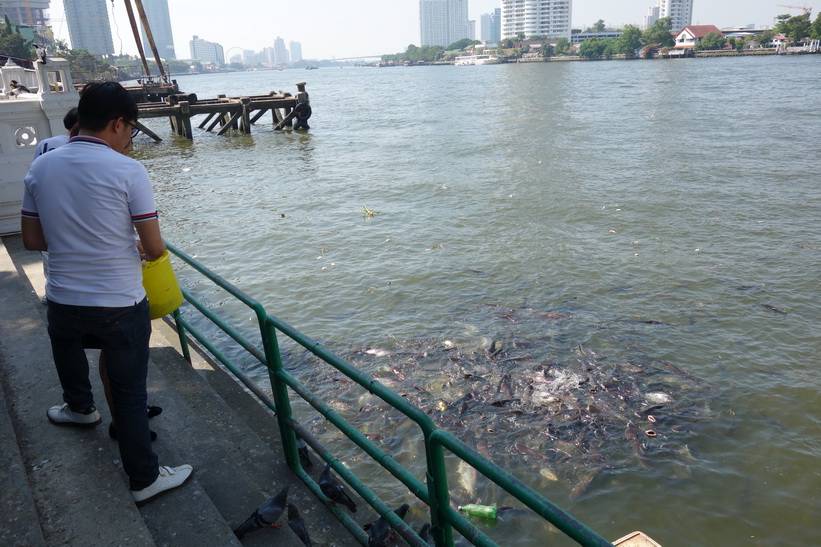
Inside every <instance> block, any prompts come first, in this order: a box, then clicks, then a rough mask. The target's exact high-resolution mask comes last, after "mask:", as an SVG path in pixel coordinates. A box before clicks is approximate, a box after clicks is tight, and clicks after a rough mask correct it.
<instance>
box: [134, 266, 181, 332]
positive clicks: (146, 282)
mask: <svg viewBox="0 0 821 547" xmlns="http://www.w3.org/2000/svg"><path fill="white" fill-rule="evenodd" d="M143 287H145V294H146V296H147V297H148V308H149V310H150V312H151V319H159V318H160V317H163V316H164V315H168V314H169V313H171V312H173V311H174V310H176V309H177V308H179V307H180V304H182V291H181V290H180V284H179V283H177V276H175V275H174V269H173V268H172V267H171V254H170V253H169V252H168V250H166V251H165V252H164V253H163V254H162V256H161V257H160V258H158V259H157V260H154V261H153V262H143Z"/></svg>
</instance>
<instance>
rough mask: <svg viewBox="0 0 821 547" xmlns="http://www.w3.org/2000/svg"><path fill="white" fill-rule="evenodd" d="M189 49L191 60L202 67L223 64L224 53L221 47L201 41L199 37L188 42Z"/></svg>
mask: <svg viewBox="0 0 821 547" xmlns="http://www.w3.org/2000/svg"><path fill="white" fill-rule="evenodd" d="M188 46H189V47H190V48H191V59H193V60H195V61H199V62H201V63H202V64H204V65H214V66H222V65H224V64H225V51H224V50H223V48H222V46H221V45H219V44H217V43H215V42H209V41H208V40H203V39H201V38H200V37H199V36H194V39H193V40H191V41H189V42H188Z"/></svg>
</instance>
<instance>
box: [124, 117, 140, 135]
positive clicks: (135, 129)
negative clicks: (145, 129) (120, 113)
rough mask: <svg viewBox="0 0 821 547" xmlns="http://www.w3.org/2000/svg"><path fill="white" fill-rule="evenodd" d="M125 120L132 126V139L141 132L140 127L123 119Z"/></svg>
mask: <svg viewBox="0 0 821 547" xmlns="http://www.w3.org/2000/svg"><path fill="white" fill-rule="evenodd" d="M123 121H124V122H125V123H127V124H128V125H130V126H131V138H132V139H133V138H134V137H136V136H137V135H139V134H140V128H139V127H137V126H136V125H134V124H133V123H131V122H127V121H125V120H123Z"/></svg>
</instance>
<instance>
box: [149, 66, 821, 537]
mask: <svg viewBox="0 0 821 547" xmlns="http://www.w3.org/2000/svg"><path fill="white" fill-rule="evenodd" d="M177 80H178V82H179V84H180V87H181V88H182V89H183V90H185V91H186V92H188V93H192V92H193V93H197V94H198V95H199V96H200V97H203V98H210V97H215V96H216V95H217V94H218V93H225V94H227V95H228V96H239V95H247V94H262V93H266V92H268V91H272V90H273V91H278V90H283V91H289V92H292V93H293V92H295V88H294V85H293V84H294V83H295V82H296V81H300V80H306V81H307V90H308V92H309V93H310V95H311V104H312V107H313V113H314V115H313V117H312V118H311V119H310V125H311V130H310V132H307V133H305V132H291V131H282V132H273V131H272V130H271V128H272V124H271V120H270V117H266V119H264V120H260V122H258V123H257V125H256V126H255V127H254V130H253V131H254V132H253V134H251V135H250V136H241V135H233V136H223V137H217V136H216V135H212V134H209V133H206V132H204V131H201V130H199V131H196V130H195V131H196V135H195V137H194V140H193V142H188V141H186V140H184V139H179V138H173V137H172V136H171V133H170V131H169V129H168V126H167V123H166V122H165V121H161V120H147V124H148V125H149V126H150V127H152V128H154V129H155V130H156V131H157V132H159V133H160V134H161V135H162V136H163V137H166V139H165V140H164V141H163V142H162V143H159V144H154V143H151V141H150V140H148V139H147V138H145V137H139V138H138V139H137V143H136V144H137V150H136V151H135V156H136V157H137V158H138V159H140V160H141V161H143V162H144V163H145V165H146V166H147V168H148V169H149V172H150V173H151V176H152V178H153V180H154V184H155V191H156V194H157V199H158V204H159V208H160V214H161V223H162V228H163V231H164V235H165V237H166V238H167V239H168V240H169V241H171V242H173V243H174V244H176V245H177V246H179V247H180V248H181V249H183V250H184V251H186V252H188V253H189V254H192V255H194V256H196V258H197V259H198V260H199V261H201V262H202V263H203V264H205V265H206V266H207V267H209V268H211V269H213V270H214V271H216V272H217V273H219V274H220V275H221V276H223V277H224V278H226V279H227V280H229V281H231V282H232V283H234V284H236V285H237V286H238V287H240V288H241V289H243V290H244V291H245V292H247V293H248V294H250V295H251V296H253V297H254V298H256V299H258V300H259V301H260V302H262V303H263V305H264V306H265V307H266V309H267V310H268V312H269V313H272V314H274V315H276V316H278V317H280V318H282V319H284V320H285V321H287V322H288V323H290V324H291V325H293V326H295V327H296V328H298V329H299V330H301V331H302V332H304V333H306V334H308V335H309V336H311V337H313V338H315V339H318V340H320V341H321V342H322V343H323V344H325V345H326V346H328V347H330V348H331V349H333V350H334V351H336V352H337V353H339V354H340V355H342V356H343V357H345V358H346V359H348V360H350V361H351V362H353V363H355V364H356V365H357V366H360V367H362V368H363V369H364V370H366V371H367V372H368V373H369V374H372V375H373V376H375V377H377V378H379V379H380V380H381V381H383V382H384V383H385V384H386V385H388V386H389V387H391V388H393V389H395V390H396V391H397V392H399V393H400V394H402V395H403V396H405V397H406V398H408V400H410V401H412V402H414V403H416V404H418V405H419V406H421V407H423V408H424V409H425V410H426V411H429V412H430V413H431V415H432V416H433V417H434V419H435V420H436V421H437V422H438V423H440V424H441V426H442V427H445V428H447V429H448V430H450V431H452V432H453V433H454V434H456V435H457V436H459V437H460V438H462V439H463V440H464V441H465V442H467V443H468V444H471V445H473V446H476V447H477V448H479V449H480V450H482V451H484V452H485V453H487V454H489V455H490V457H491V458H492V459H493V460H494V461H495V462H497V463H499V464H500V465H502V466H504V467H506V468H508V469H511V470H512V471H513V472H514V474H516V475H517V476H518V477H520V478H521V479H522V480H524V481H525V482H527V483H529V484H531V485H532V486H533V487H534V488H536V489H537V490H538V491H540V492H541V493H543V494H544V495H545V496H547V497H548V498H549V499H551V500H552V501H553V502H554V503H556V504H558V505H559V506H561V507H563V508H564V509H566V510H568V511H570V512H571V514H573V515H574V516H576V517H577V518H579V519H580V520H582V521H583V522H585V523H586V524H587V525H588V526H590V527H591V528H593V529H594V530H596V531H598V532H599V533H600V534H602V535H604V536H605V537H608V538H610V539H611V540H615V539H616V538H618V537H621V536H622V535H624V534H626V533H628V532H630V531H632V530H642V531H644V532H646V533H648V534H649V535H650V536H651V537H653V538H654V539H656V540H657V541H658V542H660V543H661V544H663V545H665V546H672V545H762V546H763V545H810V544H815V545H817V544H821V526H819V524H818V522H819V517H821V500H820V499H819V495H821V474H820V473H819V469H821V466H819V456H821V428H820V427H819V425H820V422H819V420H820V419H821V398H819V387H821V373H819V367H818V358H817V355H818V354H817V351H818V350H819V346H820V345H821V327H819V325H821V307H820V305H819V302H821V283H820V281H821V274H820V273H819V272H821V236H819V231H818V230H819V226H821V162H819V161H818V156H819V152H820V151H821V93H818V90H819V89H821V56H817V55H816V56H802V57H798V56H796V57H768V58H755V59H752V58H750V59H748V58H740V59H735V58H730V59H725V58H719V59H695V60H681V61H678V60H675V61H635V62H615V61H614V62H589V63H544V64H542V63H538V64H524V65H495V66H482V67H454V66H444V67H414V68H390V69H375V68H347V67H346V68H344V69H326V68H322V69H320V70H315V71H309V72H305V71H296V70H293V71H283V72H248V73H238V74H231V75H198V76H180V77H177ZM365 209H367V210H369V211H372V212H377V213H376V214H374V215H367V214H366V213H365ZM179 276H180V278H181V281H182V283H183V284H185V285H186V286H188V287H189V289H190V290H192V291H195V292H198V294H202V295H203V297H204V298H209V299H211V302H212V305H213V306H214V307H222V308H223V310H224V311H225V313H227V314H228V315H229V316H231V317H232V318H233V319H234V320H235V322H236V323H237V324H238V325H239V326H240V328H242V329H244V330H246V331H247V332H249V333H253V332H254V329H253V326H252V325H253V324H252V322H251V314H250V313H249V312H248V311H245V310H242V309H240V308H236V307H235V306H234V305H233V304H232V303H231V302H230V300H229V299H227V298H226V297H225V296H224V295H222V294H220V293H218V292H216V291H213V290H212V289H210V288H208V286H207V285H206V284H203V283H202V282H201V281H199V280H198V279H197V278H196V276H195V275H194V274H193V273H191V272H190V271H188V270H186V269H185V268H180V269H179ZM282 344H283V349H284V350H285V352H286V353H285V356H286V366H287V367H288V368H289V369H290V370H292V371H293V372H294V373H295V374H297V375H298V376H299V377H300V378H302V379H304V380H305V381H310V382H314V383H315V384H312V385H315V386H316V389H317V391H319V392H320V393H321V394H322V395H323V396H324V397H325V398H326V399H327V400H329V401H330V404H331V405H332V406H333V407H334V408H335V409H336V410H337V411H338V412H340V413H341V414H342V415H343V416H346V417H347V418H349V419H350V420H351V421H352V422H353V423H355V424H356V425H357V426H359V427H360V428H361V429H362V430H363V431H364V432H365V433H366V434H368V435H369V436H370V437H371V438H372V439H374V441H375V442H377V444H379V445H380V446H381V447H382V448H383V449H384V450H386V451H388V452H389V453H391V454H392V455H393V456H394V457H395V458H396V459H397V460H399V461H400V463H402V464H403V465H405V466H407V467H408V468H410V469H412V470H414V472H416V473H417V474H418V473H419V469H420V468H421V467H420V464H421V463H423V462H424V458H423V457H422V456H421V454H420V453H419V443H418V439H416V435H415V432H414V430H413V428H411V426H410V425H409V424H408V423H407V421H406V420H403V419H402V418H401V417H400V416H398V415H396V414H395V413H392V412H390V411H387V410H386V409H384V408H383V407H382V405H380V404H379V402H378V401H376V400H374V399H373V398H372V397H368V396H365V395H363V394H362V393H361V391H358V390H356V389H354V388H353V386H351V385H350V384H349V383H346V382H344V381H343V379H342V378H340V376H339V374H334V373H333V372H331V371H328V370H327V369H325V368H323V367H321V366H320V365H319V364H317V363H316V362H315V360H313V359H311V358H309V357H307V356H306V355H305V354H304V353H303V352H302V351H299V350H298V349H297V348H295V347H294V346H293V345H289V344H288V343H287V342H284V341H283V342H282ZM243 363H244V366H246V367H247V369H248V372H249V374H251V375H252V376H253V377H254V378H257V379H258V380H259V381H260V382H261V383H265V381H266V375H265V373H264V371H263V370H261V368H260V367H259V366H255V365H254V363H253V362H252V361H249V360H247V359H246V360H245V361H243ZM295 409H296V411H297V412H298V413H299V414H300V419H301V420H302V421H304V422H305V423H307V424H308V425H310V427H311V428H312V429H313V430H314V432H315V433H316V434H317V435H319V436H320V437H321V438H322V439H323V441H324V442H327V443H330V444H331V445H333V446H334V447H335V450H338V451H339V457H340V459H342V460H343V461H344V462H345V463H346V464H347V465H350V466H351V467H352V468H354V470H355V471H356V472H357V473H358V474H360V476H367V475H368V474H369V473H372V471H369V469H370V468H369V466H368V464H367V463H365V462H364V461H363V458H362V456H361V455H360V454H359V453H358V452H357V451H355V450H353V449H351V448H350V447H349V446H348V445H346V444H345V443H343V442H342V441H339V440H338V439H337V438H336V437H335V436H334V435H333V434H332V433H331V432H327V431H326V430H325V425H324V423H323V420H322V419H319V418H317V417H316V416H315V415H314V414H312V413H311V412H310V411H309V409H307V408H306V406H305V405H300V404H296V406H295ZM451 463H454V462H451ZM450 486H451V489H452V490H453V497H454V500H455V501H456V502H457V503H459V504H463V503H467V502H479V503H485V504H496V505H500V506H504V505H513V506H515V505H516V502H515V500H512V499H511V498H510V497H508V496H506V495H504V493H503V492H501V491H499V490H496V489H494V488H492V487H491V486H489V485H488V484H487V482H486V481H484V480H483V479H482V478H481V477H476V476H475V475H474V474H473V473H471V472H470V469H469V468H466V467H465V466H464V465H462V466H459V465H456V464H455V463H454V468H453V478H452V480H451V484H450ZM375 489H376V491H377V493H379V494H380V495H382V496H383V497H384V499H386V501H388V502H389V504H390V505H398V504H399V503H401V502H402V501H408V500H409V497H408V495H407V493H403V492H402V489H401V488H400V489H397V488H396V487H395V485H393V484H391V483H389V482H386V483H385V485H384V486H376V487H375ZM411 505H412V506H413V508H412V510H411V513H410V515H409V520H412V521H414V523H415V524H416V525H418V524H419V523H421V522H422V520H423V518H424V513H423V511H422V509H423V508H421V507H418V506H419V505H421V504H420V503H418V502H417V503H411ZM484 530H485V531H486V532H487V533H488V534H489V535H491V537H493V538H494V539H495V540H496V541H497V542H499V543H500V544H503V545H544V544H546V543H548V542H555V543H554V544H565V543H567V541H566V540H562V539H560V538H559V537H558V536H557V535H556V534H555V531H553V530H551V529H550V528H549V527H546V526H544V525H543V524H542V523H541V522H540V521H539V519H536V518H533V517H532V516H531V515H530V514H529V513H528V512H527V511H508V512H505V513H503V518H501V519H500V520H499V521H498V522H497V524H496V526H493V527H486V528H484Z"/></svg>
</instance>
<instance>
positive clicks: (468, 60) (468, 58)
mask: <svg viewBox="0 0 821 547" xmlns="http://www.w3.org/2000/svg"><path fill="white" fill-rule="evenodd" d="M500 62H501V59H499V58H498V57H496V56H495V55H460V56H458V57H456V66H467V65H494V64H496V63H500Z"/></svg>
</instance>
